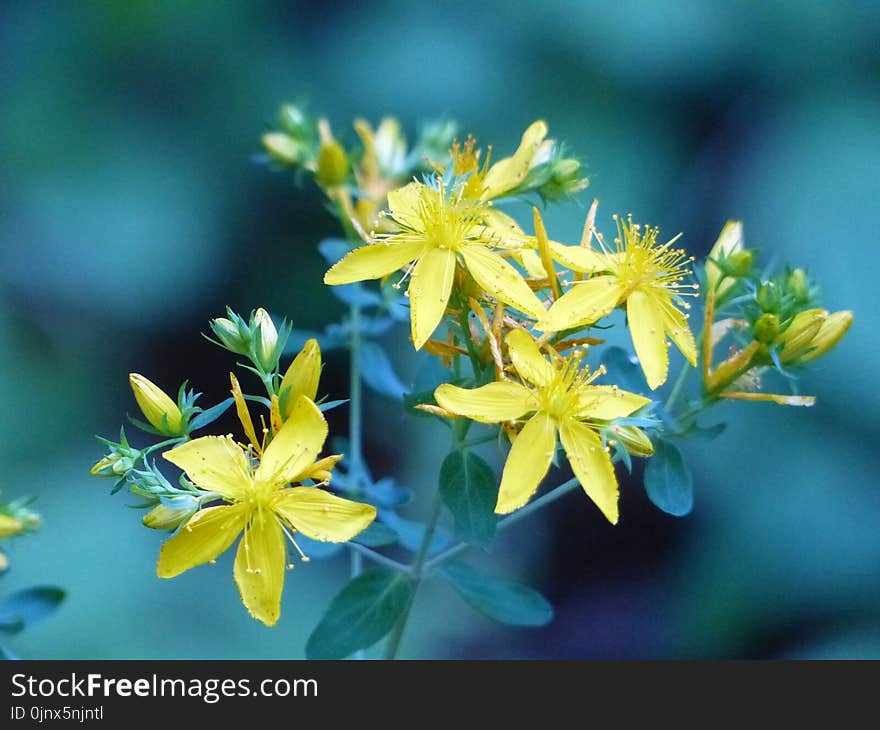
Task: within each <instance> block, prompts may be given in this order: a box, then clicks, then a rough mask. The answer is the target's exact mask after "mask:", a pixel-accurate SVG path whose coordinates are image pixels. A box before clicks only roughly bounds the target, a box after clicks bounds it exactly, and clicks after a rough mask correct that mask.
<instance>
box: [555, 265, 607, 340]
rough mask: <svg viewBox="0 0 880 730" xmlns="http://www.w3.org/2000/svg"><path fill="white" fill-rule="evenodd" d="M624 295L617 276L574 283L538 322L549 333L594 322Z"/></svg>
mask: <svg viewBox="0 0 880 730" xmlns="http://www.w3.org/2000/svg"><path fill="white" fill-rule="evenodd" d="M621 294H623V287H622V286H621V285H620V280H619V279H618V278H617V277H616V276H594V277H593V278H591V279H587V280H586V281H583V282H578V283H576V284H572V286H571V289H569V290H568V291H567V292H566V293H565V294H563V295H562V296H561V297H560V298H559V299H558V300H557V301H556V302H554V304H553V306H552V307H550V310H549V311H548V312H547V315H546V316H545V317H544V318H543V319H542V320H541V321H539V322H538V327H539V328H540V329H542V330H544V331H546V332H560V331H561V330H567V329H571V328H573V327H580V326H582V325H586V324H592V323H593V322H596V321H597V320H600V319H602V317H605V316H606V315H608V314H609V313H610V312H611V311H612V310H613V309H614V308H615V307H616V306H617V302H618V300H619V299H620V296H621Z"/></svg>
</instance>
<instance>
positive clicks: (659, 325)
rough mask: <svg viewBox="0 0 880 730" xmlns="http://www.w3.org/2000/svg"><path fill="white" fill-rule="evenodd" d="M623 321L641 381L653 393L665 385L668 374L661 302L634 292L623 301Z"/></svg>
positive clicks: (639, 292)
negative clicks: (642, 373)
mask: <svg viewBox="0 0 880 730" xmlns="http://www.w3.org/2000/svg"><path fill="white" fill-rule="evenodd" d="M626 318H627V321H628V322H629V332H630V335H631V336H632V341H633V346H634V347H635V349H636V355H638V357H639V362H640V363H641V365H642V370H643V371H644V373H645V379H646V380H647V381H648V386H649V387H650V388H651V390H655V389H656V388H659V387H660V386H661V385H663V383H665V382H666V375H667V373H668V371H669V353H667V352H666V330H665V328H664V326H663V305H662V302H660V301H658V299H657V297H655V296H653V295H651V294H648V293H646V292H644V291H642V290H641V289H636V291H634V292H633V293H632V294H630V295H629V296H628V297H627V299H626Z"/></svg>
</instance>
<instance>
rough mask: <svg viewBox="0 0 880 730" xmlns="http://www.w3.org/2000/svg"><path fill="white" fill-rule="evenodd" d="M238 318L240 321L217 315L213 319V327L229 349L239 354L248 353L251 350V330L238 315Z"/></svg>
mask: <svg viewBox="0 0 880 730" xmlns="http://www.w3.org/2000/svg"><path fill="white" fill-rule="evenodd" d="M236 320H238V322H233V321H232V320H231V319H227V318H226V317H217V318H216V319H212V320H211V329H212V330H213V331H214V334H215V335H216V336H217V339H218V340H220V343H221V344H222V345H223V347H225V348H226V349H227V350H229V351H230V352H234V353H236V354H237V355H247V354H248V352H249V350H250V330H249V329H248V327H247V325H245V323H244V322H243V321H242V320H241V319H240V318H238V317H236ZM239 323H240V325H239Z"/></svg>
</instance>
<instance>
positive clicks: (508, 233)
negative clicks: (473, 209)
mask: <svg viewBox="0 0 880 730" xmlns="http://www.w3.org/2000/svg"><path fill="white" fill-rule="evenodd" d="M480 219H481V221H482V223H483V225H484V226H485V228H487V229H489V230H488V231H483V232H482V233H483V234H482V236H480V237H481V238H487V237H488V238H491V240H492V243H493V244H494V245H496V246H501V247H504V248H520V247H522V246H528V245H534V243H533V242H534V238H533V237H532V236H529V235H528V234H527V233H526V232H525V231H524V230H523V229H522V228H520V226H519V223H517V222H516V221H515V220H514V219H513V218H512V217H511V216H509V215H507V213H502V212H501V211H500V210H498V209H497V208H489V207H485V208H483V209H482V210H481V213H480ZM487 234H488V236H487Z"/></svg>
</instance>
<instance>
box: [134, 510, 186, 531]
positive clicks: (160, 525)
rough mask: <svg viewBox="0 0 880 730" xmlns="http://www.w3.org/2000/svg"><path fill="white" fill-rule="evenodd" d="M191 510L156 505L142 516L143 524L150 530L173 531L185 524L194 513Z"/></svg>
mask: <svg viewBox="0 0 880 730" xmlns="http://www.w3.org/2000/svg"><path fill="white" fill-rule="evenodd" d="M195 511H196V510H195V508H191V509H172V508H170V507H166V506H165V505H164V504H158V505H156V506H155V507H154V508H153V509H151V510H150V511H149V512H147V514H145V515H144V518H143V523H144V525H145V526H146V527H149V528H150V529H151V530H174V529H177V528H178V527H179V526H180V525H181V524H183V523H184V522H186V521H187V520H188V519H189V518H190V517H191V516H192V515H193V514H194V513H195Z"/></svg>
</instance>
